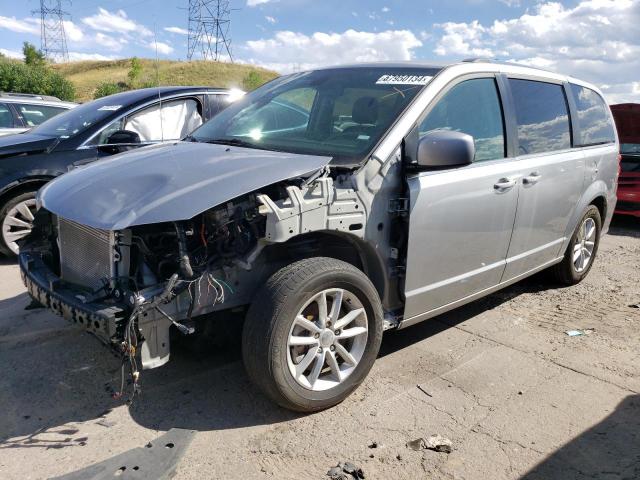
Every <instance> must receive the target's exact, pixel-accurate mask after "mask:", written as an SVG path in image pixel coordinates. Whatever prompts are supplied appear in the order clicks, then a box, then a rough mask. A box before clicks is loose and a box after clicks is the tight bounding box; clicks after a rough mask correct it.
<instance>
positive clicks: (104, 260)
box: [58, 217, 115, 290]
mask: <svg viewBox="0 0 640 480" xmlns="http://www.w3.org/2000/svg"><path fill="white" fill-rule="evenodd" d="M58 239H59V248H60V276H61V278H62V279H63V280H64V281H66V282H70V283H73V284H76V285H79V286H82V287H86V288H89V289H91V290H97V289H99V288H100V287H102V286H103V285H104V279H109V278H112V277H113V276H114V269H115V258H114V255H115V250H114V233H113V232H110V231H107V230H99V229H97V228H92V227H87V226H85V225H80V224H79V223H76V222H72V221H70V220H66V219H64V218H60V217H58Z"/></svg>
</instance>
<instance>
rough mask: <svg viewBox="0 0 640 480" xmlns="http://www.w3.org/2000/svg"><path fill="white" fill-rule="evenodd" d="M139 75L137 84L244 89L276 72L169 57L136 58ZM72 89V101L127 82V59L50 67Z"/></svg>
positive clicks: (274, 74)
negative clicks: (99, 88)
mask: <svg viewBox="0 0 640 480" xmlns="http://www.w3.org/2000/svg"><path fill="white" fill-rule="evenodd" d="M140 63H141V64H142V74H141V76H140V78H139V79H138V80H137V83H138V84H140V85H145V84H149V83H152V84H154V85H155V84H156V79H159V83H160V85H197V86H208V87H237V88H243V89H245V90H248V89H250V88H252V87H255V86H256V85H255V84H256V80H257V81H258V83H264V82H266V81H268V80H271V79H273V78H275V77H277V76H278V74H277V73H275V72H272V71H270V70H266V69H263V68H260V67H254V66H251V65H242V64H237V63H223V62H210V61H195V62H181V61H171V60H159V61H158V62H157V63H156V61H155V60H150V59H144V58H142V59H140ZM52 68H54V69H55V70H56V71H58V72H60V73H61V74H62V75H63V76H64V77H65V78H67V79H68V80H70V81H71V82H72V83H73V85H74V86H75V88H76V101H79V102H86V101H88V100H92V99H93V95H94V92H95V90H96V88H97V86H98V85H100V84H101V83H104V82H113V83H118V82H128V81H129V79H128V78H127V73H128V72H129V69H130V68H131V60H130V59H122V60H113V61H84V62H70V63H60V64H55V65H53V66H52Z"/></svg>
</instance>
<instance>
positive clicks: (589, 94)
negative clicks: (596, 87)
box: [571, 83, 616, 146]
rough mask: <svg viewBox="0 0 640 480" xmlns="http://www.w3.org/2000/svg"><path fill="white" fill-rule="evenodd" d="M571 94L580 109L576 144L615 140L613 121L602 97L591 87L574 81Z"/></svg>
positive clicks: (582, 144)
mask: <svg viewBox="0 0 640 480" xmlns="http://www.w3.org/2000/svg"><path fill="white" fill-rule="evenodd" d="M571 94H572V95H573V98H574V101H575V103H576V107H577V110H578V135H577V136H578V138H576V142H575V143H576V146H587V145H598V144H602V143H613V142H615V140H616V137H615V133H614V127H613V123H612V121H611V117H610V115H609V112H608V109H607V106H606V104H605V103H604V100H603V99H602V97H601V96H600V95H598V94H597V93H596V92H594V91H593V90H591V89H589V88H586V87H582V86H580V85H574V84H573V83H572V84H571Z"/></svg>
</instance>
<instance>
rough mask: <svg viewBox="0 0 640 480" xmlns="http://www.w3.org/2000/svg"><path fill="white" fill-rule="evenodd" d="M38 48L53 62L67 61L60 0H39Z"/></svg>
mask: <svg viewBox="0 0 640 480" xmlns="http://www.w3.org/2000/svg"><path fill="white" fill-rule="evenodd" d="M33 13H39V14H40V49H41V50H42V53H44V56H45V57H46V58H48V59H49V60H51V61H54V62H68V61H69V51H68V50H67V37H66V35H65V33H64V17H65V16H68V15H69V14H68V13H67V12H64V11H63V10H62V0H40V10H37V11H35V12H33Z"/></svg>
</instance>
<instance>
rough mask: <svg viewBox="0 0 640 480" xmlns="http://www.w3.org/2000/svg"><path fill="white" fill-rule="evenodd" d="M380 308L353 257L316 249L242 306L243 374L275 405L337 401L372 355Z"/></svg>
mask: <svg viewBox="0 0 640 480" xmlns="http://www.w3.org/2000/svg"><path fill="white" fill-rule="evenodd" d="M382 331H383V314H382V306H381V304H380V299H379V297H378V293H377V291H376V289H375V287H374V286H373V284H372V283H371V281H370V280H369V279H368V278H367V277H366V275H364V273H362V272H361V271H360V270H358V269H357V268H355V267H353V266H352V265H350V264H348V263H345V262H342V261H340V260H335V259H332V258H324V257H315V258H309V259H305V260H301V261H298V262H295V263H292V264H291V265H288V266H286V267H284V268H282V269H281V270H279V271H278V272H276V273H275V274H273V275H272V276H271V278H269V280H268V281H267V282H266V284H265V285H264V286H263V287H262V288H261V289H260V291H259V293H258V295H257V296H256V298H255V300H254V301H253V303H252V304H251V307H250V308H249V312H248V314H247V318H246V320H245V325H244V330H243V338H242V356H243V360H244V365H245V368H246V370H247V374H248V375H249V378H250V379H251V380H252V381H253V382H254V383H255V384H256V385H257V386H258V387H259V388H260V389H261V390H262V391H263V392H264V393H265V394H266V395H267V396H268V397H269V398H271V399H272V400H273V401H275V402H276V403H278V404H279V405H280V406H282V407H284V408H287V409H290V410H295V411H298V412H315V411H319V410H323V409H326V408H329V407H332V406H334V405H336V404H338V403H340V402H342V401H343V400H344V399H345V398H346V397H347V396H349V394H351V393H352V392H353V391H354V390H355V389H356V388H357V387H358V386H359V385H360V383H362V381H363V380H364V378H365V377H366V375H367V374H368V373H369V370H370V369H371V367H372V366H373V363H374V361H375V359H376V357H377V355H378V351H379V349H380V343H381V341H382Z"/></svg>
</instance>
